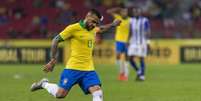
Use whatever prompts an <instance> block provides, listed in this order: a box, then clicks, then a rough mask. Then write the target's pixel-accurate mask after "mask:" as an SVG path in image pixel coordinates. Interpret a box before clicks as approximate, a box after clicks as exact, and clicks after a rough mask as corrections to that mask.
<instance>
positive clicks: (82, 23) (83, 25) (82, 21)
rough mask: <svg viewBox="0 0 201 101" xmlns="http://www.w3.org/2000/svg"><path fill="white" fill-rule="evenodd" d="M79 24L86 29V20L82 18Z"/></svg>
mask: <svg viewBox="0 0 201 101" xmlns="http://www.w3.org/2000/svg"><path fill="white" fill-rule="evenodd" d="M79 24H80V26H81V27H82V28H84V29H86V25H85V23H84V20H80V22H79Z"/></svg>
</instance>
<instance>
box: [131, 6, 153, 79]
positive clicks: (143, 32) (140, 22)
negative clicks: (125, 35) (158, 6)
mask: <svg viewBox="0 0 201 101" xmlns="http://www.w3.org/2000/svg"><path fill="white" fill-rule="evenodd" d="M133 14H134V17H132V18H131V23H130V29H131V31H130V33H131V34H130V39H129V47H128V56H129V60H130V63H131V65H132V67H133V68H134V69H135V70H136V71H137V78H136V80H140V81H144V80H145V61H144V58H145V57H146V56H147V46H148V44H147V42H148V41H149V40H148V37H149V36H150V33H151V30H150V22H149V20H148V19H147V18H146V17H143V16H142V15H141V9H140V8H133ZM136 58H139V60H140V68H139V67H138V66H137V64H136Z"/></svg>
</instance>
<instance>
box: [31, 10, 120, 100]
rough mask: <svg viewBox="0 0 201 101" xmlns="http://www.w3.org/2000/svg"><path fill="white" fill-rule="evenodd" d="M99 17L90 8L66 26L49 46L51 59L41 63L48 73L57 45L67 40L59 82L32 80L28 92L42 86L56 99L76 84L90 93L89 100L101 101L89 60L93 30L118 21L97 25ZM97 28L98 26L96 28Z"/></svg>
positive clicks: (107, 27)
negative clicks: (68, 45) (65, 57)
mask: <svg viewBox="0 0 201 101" xmlns="http://www.w3.org/2000/svg"><path fill="white" fill-rule="evenodd" d="M101 19H102V16H101V15H100V13H99V12H98V11H97V10H95V9H92V10H90V11H89V12H88V13H87V15H86V17H85V19H84V20H80V22H78V23H75V24H71V25H69V26H67V27H66V28H65V29H64V30H63V31H62V32H61V33H60V34H58V35H57V36H56V37H55V38H54V39H53V40H52V45H51V60H50V61H49V63H47V64H46V65H45V66H44V72H52V71H53V68H54V65H55V64H56V53H57V47H58V44H59V43H60V42H62V41H65V40H69V41H70V46H71V55H70V58H69V60H68V62H67V64H66V68H65V69H64V70H63V72H62V73H61V77H60V81H59V84H58V85H57V84H54V83H49V81H48V80H47V79H42V80H41V81H39V82H35V83H33V84H32V86H31V91H37V90H39V89H46V90H47V91H48V92H49V93H50V94H51V95H53V96H54V97H56V98H64V97H65V96H66V95H67V94H68V92H69V91H70V89H71V88H72V87H73V86H74V85H75V84H78V85H79V86H80V87H81V89H82V90H83V92H84V93H85V94H92V96H93V101H103V92H102V89H101V82H100V80H99V78H98V75H97V74H96V72H95V70H94V64H93V60H92V50H93V47H94V41H95V35H96V32H103V31H105V30H108V29H109V28H111V27H115V26H117V25H119V24H120V21H119V20H115V21H114V22H113V23H111V24H107V25H105V26H100V27H98V25H99V23H100V21H101ZM97 27H98V28H97Z"/></svg>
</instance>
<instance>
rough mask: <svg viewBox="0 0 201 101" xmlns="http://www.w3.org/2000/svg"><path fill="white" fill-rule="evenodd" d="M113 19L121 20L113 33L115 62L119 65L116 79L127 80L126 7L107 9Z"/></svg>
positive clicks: (127, 32) (127, 25) (127, 33)
mask: <svg viewBox="0 0 201 101" xmlns="http://www.w3.org/2000/svg"><path fill="white" fill-rule="evenodd" d="M107 13H109V14H111V15H112V16H113V17H114V18H115V19H118V20H121V24H120V25H119V26H117V28H116V33H115V41H116V43H115V44H116V63H117V65H118V67H119V70H120V71H119V76H118V79H119V80H122V81H127V80H128V74H129V70H128V62H127V42H128V36H129V22H130V17H129V16H128V9H127V8H112V9H109V10H107Z"/></svg>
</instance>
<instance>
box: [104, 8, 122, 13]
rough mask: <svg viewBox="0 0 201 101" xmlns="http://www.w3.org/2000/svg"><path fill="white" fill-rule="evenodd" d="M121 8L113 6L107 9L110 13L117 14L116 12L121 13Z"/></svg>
mask: <svg viewBox="0 0 201 101" xmlns="http://www.w3.org/2000/svg"><path fill="white" fill-rule="evenodd" d="M120 11H121V8H120V7H116V8H111V9H108V10H107V13H108V14H111V15H115V14H120Z"/></svg>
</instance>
